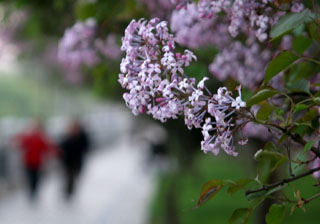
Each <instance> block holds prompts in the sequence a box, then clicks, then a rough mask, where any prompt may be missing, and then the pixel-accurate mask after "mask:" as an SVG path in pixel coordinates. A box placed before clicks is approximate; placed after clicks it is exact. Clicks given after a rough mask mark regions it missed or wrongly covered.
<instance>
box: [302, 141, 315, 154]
mask: <svg viewBox="0 0 320 224" xmlns="http://www.w3.org/2000/svg"><path fill="white" fill-rule="evenodd" d="M314 143H315V141H310V142H307V144H306V145H305V146H304V147H303V151H304V152H307V151H309V150H310V149H312V147H313V145H314Z"/></svg>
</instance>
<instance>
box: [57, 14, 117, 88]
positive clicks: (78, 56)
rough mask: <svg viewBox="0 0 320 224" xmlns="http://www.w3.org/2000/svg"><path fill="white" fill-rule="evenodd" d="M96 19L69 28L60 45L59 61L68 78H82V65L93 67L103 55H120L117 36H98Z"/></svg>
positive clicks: (114, 58)
mask: <svg viewBox="0 0 320 224" xmlns="http://www.w3.org/2000/svg"><path fill="white" fill-rule="evenodd" d="M96 28H97V25H96V21H95V19H93V18H89V19H87V20H85V21H84V22H80V21H79V22H77V23H76V24H75V25H73V26H72V27H71V28H68V29H67V30H66V31H65V33H64V35H63V37H62V39H61V40H60V42H59V45H58V51H57V56H58V61H59V62H60V63H61V64H62V65H63V66H64V68H65V69H66V70H67V79H68V80H69V81H72V82H78V81H79V80H81V75H80V74H81V71H80V70H81V66H83V65H84V66H87V67H92V66H95V65H96V64H98V63H99V62H100V61H101V56H104V57H107V58H109V59H111V60H116V59H118V58H119V57H120V55H121V51H120V47H119V46H118V45H117V43H116V39H115V36H114V35H112V34H110V35H109V36H108V37H107V38H106V40H105V41H104V40H102V39H99V38H97V37H96Z"/></svg>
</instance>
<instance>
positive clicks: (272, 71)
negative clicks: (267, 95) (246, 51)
mask: <svg viewBox="0 0 320 224" xmlns="http://www.w3.org/2000/svg"><path fill="white" fill-rule="evenodd" d="M298 59H299V57H298V56H296V55H295V54H293V53H291V52H290V51H283V52H281V53H280V54H278V55H277V57H275V58H274V59H273V60H272V61H271V62H270V63H269V64H268V67H267V70H266V76H265V78H264V81H265V82H269V81H270V80H271V79H272V78H273V77H274V76H276V75H277V74H279V73H280V72H282V71H284V70H286V69H287V68H289V67H290V65H292V63H293V62H295V61H296V60H298Z"/></svg>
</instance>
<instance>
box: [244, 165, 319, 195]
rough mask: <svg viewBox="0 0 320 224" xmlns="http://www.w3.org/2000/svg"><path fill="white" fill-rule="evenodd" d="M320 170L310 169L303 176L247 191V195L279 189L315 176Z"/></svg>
mask: <svg viewBox="0 0 320 224" xmlns="http://www.w3.org/2000/svg"><path fill="white" fill-rule="evenodd" d="M319 170H320V167H317V168H314V169H310V170H308V171H307V172H304V173H301V174H299V175H297V176H294V177H290V178H286V179H283V180H281V181H279V182H276V183H273V184H269V185H264V186H263V187H261V188H258V189H254V190H247V191H246V195H249V194H253V193H257V192H260V191H268V190H270V189H272V188H275V187H278V186H280V185H284V184H286V183H290V182H292V181H295V180H298V179H300V178H302V177H305V176H308V175H310V174H313V173H314V172H316V171H319Z"/></svg>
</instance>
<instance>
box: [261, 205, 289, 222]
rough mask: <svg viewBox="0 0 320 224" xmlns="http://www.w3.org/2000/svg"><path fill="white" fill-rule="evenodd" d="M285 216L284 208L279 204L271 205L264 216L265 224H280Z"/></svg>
mask: <svg viewBox="0 0 320 224" xmlns="http://www.w3.org/2000/svg"><path fill="white" fill-rule="evenodd" d="M285 214H286V207H285V206H283V205H279V204H273V205H271V207H270V209H269V212H268V214H267V215H266V224H281V223H282V221H283V219H284V216H285Z"/></svg>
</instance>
